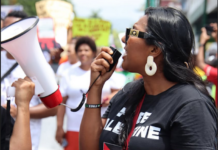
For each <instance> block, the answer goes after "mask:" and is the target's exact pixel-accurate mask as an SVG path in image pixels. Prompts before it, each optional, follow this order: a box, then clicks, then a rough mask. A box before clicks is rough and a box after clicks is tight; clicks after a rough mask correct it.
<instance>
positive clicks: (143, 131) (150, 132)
mask: <svg viewBox="0 0 218 150" xmlns="http://www.w3.org/2000/svg"><path fill="white" fill-rule="evenodd" d="M125 111H126V108H125V107H123V108H122V109H121V110H120V111H119V112H118V113H117V115H116V117H121V116H122V115H125ZM151 114H152V113H150V112H140V113H139V116H138V119H137V122H136V125H137V124H142V123H145V122H146V120H148V118H149V117H150V116H151ZM115 121H116V120H111V119H110V118H108V119H107V122H106V125H105V127H104V130H106V131H111V132H113V133H116V134H120V131H121V128H122V126H123V123H122V122H120V121H117V122H116V125H115V126H114V122H115ZM112 124H113V126H112ZM160 131H161V128H159V127H155V126H143V125H142V126H137V127H136V128H135V129H134V132H133V134H132V137H141V138H148V139H153V140H159V133H160Z"/></svg>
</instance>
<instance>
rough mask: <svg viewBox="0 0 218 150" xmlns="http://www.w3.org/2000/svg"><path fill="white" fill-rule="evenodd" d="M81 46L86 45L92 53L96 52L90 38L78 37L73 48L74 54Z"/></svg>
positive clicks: (93, 42)
mask: <svg viewBox="0 0 218 150" xmlns="http://www.w3.org/2000/svg"><path fill="white" fill-rule="evenodd" d="M82 44H87V45H88V46H89V47H90V48H91V50H92V51H93V52H96V51H97V48H96V45H95V41H94V40H93V39H91V38H90V37H87V36H84V37H80V38H79V39H78V40H77V42H76V46H75V50H76V53H77V52H78V50H79V47H80V45H82Z"/></svg>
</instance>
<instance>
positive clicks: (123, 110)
mask: <svg viewBox="0 0 218 150" xmlns="http://www.w3.org/2000/svg"><path fill="white" fill-rule="evenodd" d="M125 111H126V107H123V108H122V109H121V111H120V112H118V114H117V117H120V116H122V115H124V114H125Z"/></svg>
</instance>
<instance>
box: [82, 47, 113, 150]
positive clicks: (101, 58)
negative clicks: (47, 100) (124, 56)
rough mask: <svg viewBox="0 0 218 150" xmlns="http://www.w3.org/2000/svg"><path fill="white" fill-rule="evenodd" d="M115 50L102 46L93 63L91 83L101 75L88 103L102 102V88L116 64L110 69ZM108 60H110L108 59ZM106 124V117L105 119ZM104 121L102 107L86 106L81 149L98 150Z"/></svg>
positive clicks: (91, 90)
mask: <svg viewBox="0 0 218 150" xmlns="http://www.w3.org/2000/svg"><path fill="white" fill-rule="evenodd" d="M112 53H113V51H112V50H111V49H110V48H102V52H101V53H100V54H99V55H98V56H97V57H96V59H95V60H94V62H93V63H92V65H91V82H90V83H91V84H92V83H93V82H94V80H95V79H96V78H97V77H98V76H99V74H100V73H101V76H100V77H99V78H98V80H97V81H96V82H95V83H94V84H93V86H92V88H91V89H90V91H89V93H88V98H87V104H101V93H102V88H103V85H104V83H105V81H106V80H108V79H109V78H110V76H111V75H112V73H113V71H114V69H115V67H116V66H114V68H113V70H112V71H110V72H107V70H109V67H110V65H109V64H108V62H110V63H111V64H112V63H113V59H112V57H111V56H110V55H109V54H112ZM105 59H106V60H108V62H107V61H106V60H105ZM103 123H104V124H105V119H103ZM103 123H102V119H101V109H100V108H85V111H84V114H83V118H82V122H81V125H80V136H79V142H80V150H98V149H99V138H100V135H101V132H102V129H103Z"/></svg>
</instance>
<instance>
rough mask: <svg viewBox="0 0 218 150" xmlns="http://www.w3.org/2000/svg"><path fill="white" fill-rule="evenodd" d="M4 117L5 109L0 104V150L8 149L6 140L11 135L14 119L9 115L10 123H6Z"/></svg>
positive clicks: (5, 115)
mask: <svg viewBox="0 0 218 150" xmlns="http://www.w3.org/2000/svg"><path fill="white" fill-rule="evenodd" d="M6 117H7V113H6V110H5V109H4V108H3V107H2V106H1V150H9V143H8V142H6V140H7V137H10V136H11V134H12V131H13V126H14V119H13V118H12V117H11V116H10V118H9V119H10V124H7V122H6Z"/></svg>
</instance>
